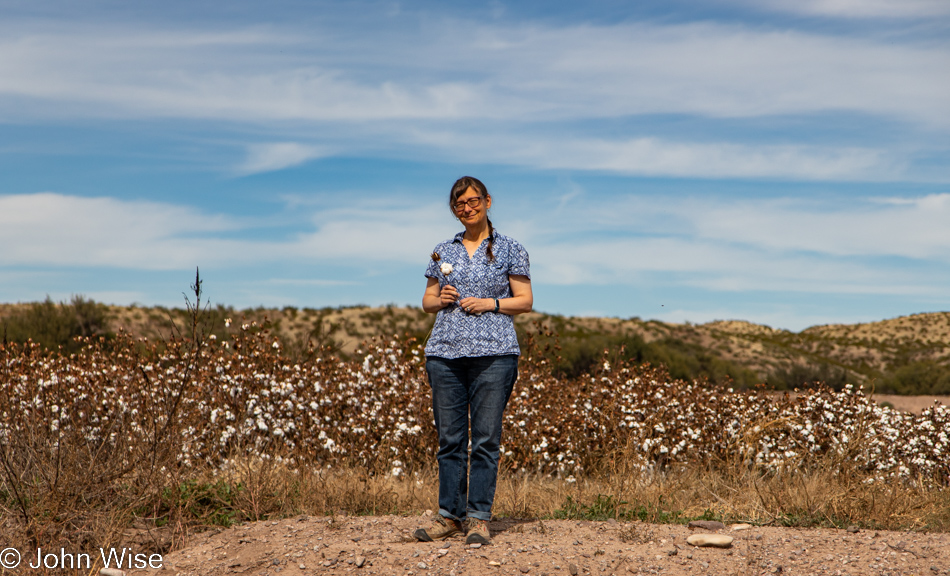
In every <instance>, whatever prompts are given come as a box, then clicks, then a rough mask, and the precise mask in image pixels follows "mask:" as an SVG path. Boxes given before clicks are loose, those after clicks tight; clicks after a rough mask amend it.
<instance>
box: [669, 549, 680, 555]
mask: <svg viewBox="0 0 950 576" xmlns="http://www.w3.org/2000/svg"><path fill="white" fill-rule="evenodd" d="M677 554H679V550H677V549H676V548H673V549H671V550H667V551H666V555H667V556H676V555H677Z"/></svg>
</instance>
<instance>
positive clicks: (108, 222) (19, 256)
mask: <svg viewBox="0 0 950 576" xmlns="http://www.w3.org/2000/svg"><path fill="white" fill-rule="evenodd" d="M237 227H238V226H237V224H236V223H234V222H232V221H231V220H230V219H229V218H227V217H224V216H219V215H207V214H201V213H199V212H197V211H195V210H192V209H189V208H184V207H180V206H174V205H170V204H161V203H157V202H128V201H121V200H116V199H114V198H83V197H78V196H67V195H63V194H54V193H40V194H23V195H10V196H0V244H2V245H3V246H4V250H2V251H0V265H2V266H12V265H19V266H38V267H42V266H49V265H53V266H64V267H88V266H105V267H114V268H133V269H142V270H169V269H181V268H189V267H193V266H195V264H197V263H201V262H208V261H219V260H225V261H231V262H234V261H239V260H240V259H242V258H253V256H254V254H255V252H256V250H255V249H254V247H251V246H243V247H242V246H241V244H242V243H240V242H236V241H230V240H223V239H217V238H214V236H213V235H214V234H215V233H221V232H227V231H233V230H235V229H237Z"/></svg>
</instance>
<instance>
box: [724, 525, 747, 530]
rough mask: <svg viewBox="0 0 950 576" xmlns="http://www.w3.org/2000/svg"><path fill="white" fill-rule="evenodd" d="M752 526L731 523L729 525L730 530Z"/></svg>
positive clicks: (745, 528)
mask: <svg viewBox="0 0 950 576" xmlns="http://www.w3.org/2000/svg"><path fill="white" fill-rule="evenodd" d="M750 528H752V524H733V525H732V526H730V527H729V529H730V530H748V529H750Z"/></svg>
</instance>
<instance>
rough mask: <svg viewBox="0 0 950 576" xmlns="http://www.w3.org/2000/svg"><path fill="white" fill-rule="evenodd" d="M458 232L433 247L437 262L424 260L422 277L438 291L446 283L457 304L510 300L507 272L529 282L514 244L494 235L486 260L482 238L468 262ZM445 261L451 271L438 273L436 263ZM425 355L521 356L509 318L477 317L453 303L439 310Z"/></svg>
mask: <svg viewBox="0 0 950 576" xmlns="http://www.w3.org/2000/svg"><path fill="white" fill-rule="evenodd" d="M464 234H465V233H464V232H459V233H458V234H456V235H455V238H453V239H451V240H446V241H445V242H442V243H440V244H439V245H438V246H436V247H435V253H436V254H438V255H439V257H440V260H439V261H438V262H436V261H434V260H431V259H430V260H429V267H428V268H427V269H426V277H428V278H435V279H437V280H438V281H439V288H440V289H441V288H442V287H443V286H445V285H446V284H451V285H452V286H454V287H455V289H456V290H458V291H459V300H461V299H462V298H467V297H469V296H474V297H476V298H510V297H511V296H512V294H511V284H510V283H509V282H508V276H509V275H511V274H514V275H518V276H527V277H528V278H531V265H530V263H529V262H528V252H527V251H526V250H525V249H524V247H523V246H521V244H519V243H518V242H517V241H516V240H514V239H512V238H509V237H508V236H504V235H502V234H499V233H498V232H497V231H495V232H494V234H493V236H494V243H493V244H492V254H494V256H495V259H494V260H493V261H489V260H488V239H487V238H486V239H485V240H483V241H482V243H481V245H480V246H479V247H478V250H476V251H475V254H474V255H473V256H472V258H471V259H469V257H468V251H467V250H466V249H465V246H464V245H463V244H462V236H463V235H464ZM444 262H448V263H449V264H451V265H452V272H450V273H449V274H448V275H445V274H442V272H441V270H440V265H441V264H442V263H444ZM425 352H426V356H438V357H441V358H461V357H463V356H500V355H503V354H521V349H520V348H519V347H518V337H517V336H516V335H515V322H514V319H513V318H512V317H511V316H509V315H507V314H502V313H500V312H499V313H495V312H485V313H483V314H481V315H480V316H476V315H474V314H469V313H467V312H465V310H463V309H462V307H461V306H459V305H458V304H450V305H449V306H446V307H445V308H443V309H441V310H439V312H438V313H437V314H436V317H435V326H433V327H432V334H430V335H429V342H428V343H426V350H425Z"/></svg>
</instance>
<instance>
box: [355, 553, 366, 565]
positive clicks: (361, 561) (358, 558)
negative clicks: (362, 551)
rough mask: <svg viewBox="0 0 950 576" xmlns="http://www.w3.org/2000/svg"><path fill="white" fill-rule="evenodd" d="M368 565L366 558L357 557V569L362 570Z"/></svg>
mask: <svg viewBox="0 0 950 576" xmlns="http://www.w3.org/2000/svg"><path fill="white" fill-rule="evenodd" d="M364 564H366V556H357V557H356V567H357V568H362V567H363V565H364Z"/></svg>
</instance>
